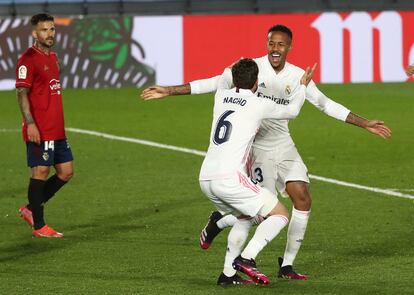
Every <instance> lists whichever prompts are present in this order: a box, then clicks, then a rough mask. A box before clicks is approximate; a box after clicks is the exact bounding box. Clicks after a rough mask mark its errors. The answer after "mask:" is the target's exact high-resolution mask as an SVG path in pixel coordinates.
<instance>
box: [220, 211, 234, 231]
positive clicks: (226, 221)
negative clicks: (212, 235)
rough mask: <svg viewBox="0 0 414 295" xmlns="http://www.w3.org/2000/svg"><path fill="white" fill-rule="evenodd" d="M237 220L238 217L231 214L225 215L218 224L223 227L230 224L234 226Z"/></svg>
mask: <svg viewBox="0 0 414 295" xmlns="http://www.w3.org/2000/svg"><path fill="white" fill-rule="evenodd" d="M236 221H237V217H236V216H234V215H231V214H228V215H225V216H223V217H222V218H221V219H219V220H218V221H217V222H216V224H217V226H218V228H220V229H223V228H226V227H229V226H233V225H234V224H235V223H236Z"/></svg>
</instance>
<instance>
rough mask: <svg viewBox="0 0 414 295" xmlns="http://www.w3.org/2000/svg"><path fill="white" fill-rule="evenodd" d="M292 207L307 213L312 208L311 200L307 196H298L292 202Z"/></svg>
mask: <svg viewBox="0 0 414 295" xmlns="http://www.w3.org/2000/svg"><path fill="white" fill-rule="evenodd" d="M293 206H294V207H295V209H297V210H301V211H309V210H310V209H311V207H312V199H311V197H310V195H309V194H302V195H299V196H298V197H297V198H295V199H294V200H293Z"/></svg>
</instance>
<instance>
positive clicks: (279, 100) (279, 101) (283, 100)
mask: <svg viewBox="0 0 414 295" xmlns="http://www.w3.org/2000/svg"><path fill="white" fill-rule="evenodd" d="M257 97H263V98H267V99H270V100H272V101H274V102H275V103H277V104H282V105H285V106H287V105H288V104H289V103H290V100H288V99H286V98H281V97H275V96H273V95H266V94H263V93H262V92H257Z"/></svg>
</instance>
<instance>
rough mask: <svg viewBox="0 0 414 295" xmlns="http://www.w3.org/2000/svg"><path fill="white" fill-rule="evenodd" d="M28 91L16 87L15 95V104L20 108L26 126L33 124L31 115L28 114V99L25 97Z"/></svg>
mask: <svg viewBox="0 0 414 295" xmlns="http://www.w3.org/2000/svg"><path fill="white" fill-rule="evenodd" d="M28 92H29V89H27V88H25V87H17V89H16V94H17V102H18V104H19V107H20V111H21V112H22V115H23V118H24V119H25V121H26V123H27V124H32V123H34V120H33V117H32V113H31V112H30V103H29V98H28V97H27V93H28Z"/></svg>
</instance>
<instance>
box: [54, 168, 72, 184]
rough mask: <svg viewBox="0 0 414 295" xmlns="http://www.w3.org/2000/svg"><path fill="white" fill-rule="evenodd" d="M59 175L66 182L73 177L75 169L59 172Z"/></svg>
mask: <svg viewBox="0 0 414 295" xmlns="http://www.w3.org/2000/svg"><path fill="white" fill-rule="evenodd" d="M57 176H58V177H59V178H60V179H61V180H63V181H65V182H68V181H69V180H71V179H72V177H73V170H70V171H69V170H68V171H63V172H61V173H58V174H57Z"/></svg>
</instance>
